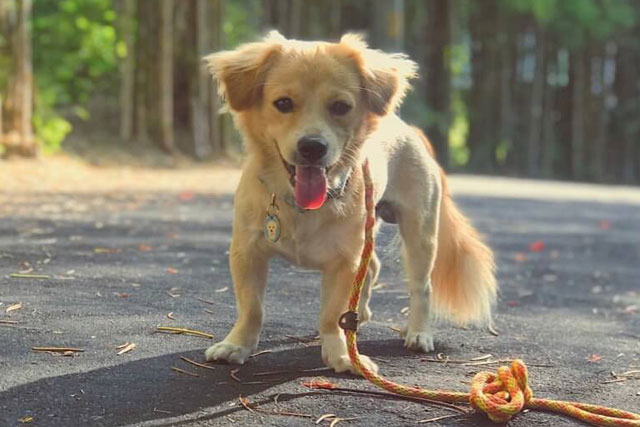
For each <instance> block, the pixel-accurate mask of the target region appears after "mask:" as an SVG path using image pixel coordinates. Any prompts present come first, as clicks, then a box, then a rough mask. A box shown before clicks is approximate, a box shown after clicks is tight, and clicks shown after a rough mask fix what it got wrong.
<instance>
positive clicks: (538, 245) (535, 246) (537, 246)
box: [529, 240, 544, 252]
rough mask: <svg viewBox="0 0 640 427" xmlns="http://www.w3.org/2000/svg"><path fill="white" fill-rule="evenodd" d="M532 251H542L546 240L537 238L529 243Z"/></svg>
mask: <svg viewBox="0 0 640 427" xmlns="http://www.w3.org/2000/svg"><path fill="white" fill-rule="evenodd" d="M529 250H530V251H531V252H542V251H543V250H544V242H543V241H542V240H536V241H535V242H533V243H531V244H530V245H529Z"/></svg>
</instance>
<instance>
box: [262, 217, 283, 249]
mask: <svg viewBox="0 0 640 427" xmlns="http://www.w3.org/2000/svg"><path fill="white" fill-rule="evenodd" d="M263 229H264V237H266V238H267V240H268V241H270V242H271V243H275V242H277V241H278V239H280V220H279V219H278V217H277V216H275V215H267V217H266V218H265V219H264V227H263Z"/></svg>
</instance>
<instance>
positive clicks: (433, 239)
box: [205, 32, 496, 373]
mask: <svg viewBox="0 0 640 427" xmlns="http://www.w3.org/2000/svg"><path fill="white" fill-rule="evenodd" d="M205 61H206V62H207V64H208V66H209V69H210V70H211V72H212V74H213V76H214V77H215V78H216V79H217V81H218V88H219V93H220V95H221V96H222V97H224V99H225V100H226V102H227V104H228V108H229V109H230V111H231V113H232V114H233V117H234V120H235V123H236V126H237V127H238V128H239V130H240V131H241V133H242V134H243V137H244V140H245V144H246V151H247V159H246V163H245V166H244V169H243V173H242V178H241V180H240V184H239V186H238V189H237V191H236V196H235V215H234V221H233V239H232V243H231V250H230V266H231V274H232V279H233V285H234V289H235V295H236V303H237V312H238V319H237V321H236V324H235V326H234V327H233V329H231V332H230V333H229V334H228V335H227V337H226V338H225V339H224V340H223V341H221V342H219V343H217V344H214V345H213V346H211V347H209V349H207V351H206V353H205V356H206V358H207V360H227V361H229V362H233V363H244V362H245V361H246V360H247V358H248V357H249V355H250V354H251V353H252V352H253V351H254V350H255V349H256V347H257V344H258V338H259V335H260V331H261V329H262V322H263V308H262V302H263V299H264V293H265V286H266V283H267V271H268V263H269V259H270V258H271V257H272V256H274V255H281V256H283V257H285V258H286V259H288V260H291V261H292V262H294V263H296V264H298V265H302V266H305V267H309V268H313V269H318V270H321V271H322V274H323V277H322V301H321V311H320V319H319V322H318V331H319V334H320V340H321V345H322V359H323V361H324V363H325V364H326V365H327V366H328V367H330V368H333V369H334V370H335V371H336V372H343V371H352V372H354V373H356V372H355V370H354V368H353V367H352V366H351V363H350V361H349V357H348V355H347V349H346V345H345V338H344V335H343V333H342V331H341V330H340V329H339V327H338V319H339V317H340V316H341V315H342V313H343V312H344V311H345V310H346V306H347V300H348V296H349V292H350V290H351V283H352V279H353V277H354V274H355V270H356V268H357V265H358V262H359V258H360V251H361V249H362V246H363V243H364V234H363V230H364V219H365V207H364V200H363V178H362V170H361V165H362V163H363V162H364V161H365V160H367V159H368V161H369V164H370V168H371V174H372V178H373V181H374V188H375V203H376V212H377V216H378V218H380V219H382V220H385V221H388V222H394V223H397V224H398V227H399V232H400V236H401V237H402V241H403V255H404V262H405V271H406V275H407V281H408V286H409V293H410V311H409V317H408V322H407V325H406V327H405V328H404V330H403V332H402V335H403V336H404V345H405V347H407V348H409V349H413V350H418V351H422V352H429V351H432V350H433V349H434V345H433V329H432V325H431V324H432V322H433V319H434V317H445V318H449V319H452V320H455V321H457V322H459V323H461V324H467V323H477V322H489V321H490V316H491V306H492V303H493V301H494V300H495V296H496V281H495V278H494V263H493V254H492V252H491V250H490V249H489V248H488V247H487V246H485V244H483V243H482V241H481V240H480V238H479V237H478V234H477V233H476V231H475V230H474V228H473V227H472V226H471V224H470V223H469V221H468V220H467V219H466V218H465V217H464V216H463V215H462V214H461V213H460V211H458V209H457V208H456V206H455V205H454V203H453V201H452V200H451V198H450V196H449V194H448V192H447V190H446V181H445V176H444V173H443V172H442V171H441V169H440V167H439V165H438V164H437V163H436V161H435V159H434V156H433V151H432V149H431V146H430V145H429V142H428V141H427V139H426V138H425V137H424V135H422V133H421V132H420V131H419V130H417V129H415V128H412V127H411V126H409V125H407V124H406V123H404V122H403V121H402V120H401V119H400V118H399V117H398V116H397V115H396V113H395V112H396V110H397V108H398V107H399V105H400V103H401V101H402V99H403V96H404V95H405V92H406V91H407V89H408V87H409V84H408V81H409V79H411V78H414V77H416V68H417V67H416V64H415V63H414V62H412V61H411V60H409V59H408V58H407V57H405V56H404V55H400V54H386V53H383V52H380V51H376V50H372V49H369V48H368V47H367V45H366V44H365V42H364V41H363V40H362V38H361V37H360V36H358V35H353V34H347V35H345V36H343V37H342V39H341V40H340V41H339V42H338V43H326V42H304V41H297V40H287V39H285V38H284V37H283V36H281V35H280V34H278V33H277V32H271V33H269V35H267V36H266V37H265V38H264V39H262V40H261V41H259V42H256V43H249V44H245V45H242V46H240V47H238V48H237V49H236V50H233V51H224V52H219V53H215V54H212V55H210V56H208V57H206V58H205ZM377 222H378V223H379V222H380V221H377ZM379 268H380V262H379V260H378V259H377V258H376V257H374V260H373V262H372V264H371V267H370V271H369V277H368V284H367V287H366V289H365V291H364V292H363V299H362V301H361V303H360V309H359V317H360V321H361V322H366V321H367V320H368V319H369V318H370V316H371V312H370V310H369V306H368V300H369V297H370V294H371V286H372V284H373V283H375V281H376V278H377V276H378V271H379ZM363 359H364V363H366V364H367V365H368V366H369V367H370V368H371V369H376V366H375V364H374V363H373V362H372V361H371V360H369V359H367V358H366V357H363Z"/></svg>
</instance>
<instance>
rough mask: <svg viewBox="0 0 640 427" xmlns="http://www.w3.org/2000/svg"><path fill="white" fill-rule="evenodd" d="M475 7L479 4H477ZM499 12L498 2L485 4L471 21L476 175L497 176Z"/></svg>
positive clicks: (471, 106) (473, 162) (471, 135)
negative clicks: (490, 174) (488, 173)
mask: <svg viewBox="0 0 640 427" xmlns="http://www.w3.org/2000/svg"><path fill="white" fill-rule="evenodd" d="M474 4H475V3H474ZM498 22H499V20H498V10H497V7H496V3H495V2H483V3H482V7H476V9H475V10H474V12H473V15H472V17H471V24H470V32H471V39H472V41H471V46H472V48H471V78H472V87H471V91H470V94H469V96H470V98H469V102H468V105H469V118H470V120H469V121H470V126H469V137H468V138H467V144H468V146H469V150H470V160H469V163H470V165H469V166H470V168H471V169H472V170H474V171H476V172H482V173H486V172H493V171H494V170H495V166H496V157H495V154H496V147H497V144H498V142H499V139H500V130H499V126H496V123H498V122H499V120H500V105H499V102H500V94H499V91H500V74H499V73H498V72H497V70H496V67H495V66H494V64H496V63H497V62H498V60H499V49H498V40H497V38H498V33H497V32H496V28H497V26H498Z"/></svg>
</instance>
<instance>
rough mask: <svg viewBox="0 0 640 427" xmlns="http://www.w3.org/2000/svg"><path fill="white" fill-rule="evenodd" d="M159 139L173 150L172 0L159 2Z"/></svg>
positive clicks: (167, 147)
mask: <svg viewBox="0 0 640 427" xmlns="http://www.w3.org/2000/svg"><path fill="white" fill-rule="evenodd" d="M159 68H160V69H159V74H160V82H159V83H160V85H159V90H160V93H159V95H160V141H161V143H162V148H163V149H164V150H166V151H167V152H169V153H173V152H174V151H175V142H174V128H173V0H161V3H160V60H159Z"/></svg>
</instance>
